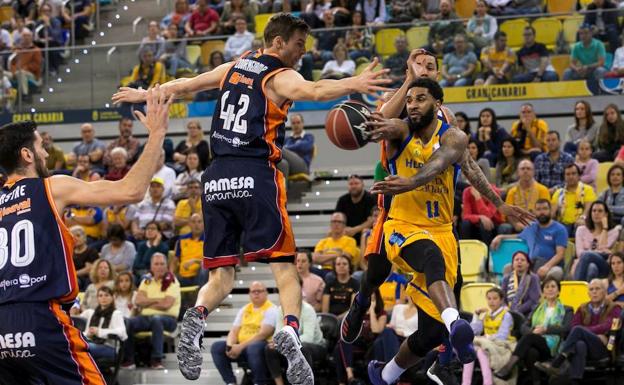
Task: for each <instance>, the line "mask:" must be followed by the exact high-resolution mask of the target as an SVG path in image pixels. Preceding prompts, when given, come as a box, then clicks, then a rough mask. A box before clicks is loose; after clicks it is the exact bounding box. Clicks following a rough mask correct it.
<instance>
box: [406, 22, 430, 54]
mask: <svg viewBox="0 0 624 385" xmlns="http://www.w3.org/2000/svg"><path fill="white" fill-rule="evenodd" d="M428 36H429V26H428V25H426V26H422V27H412V28H410V29H408V30H407V45H408V46H409V49H410V50H412V49H416V48H422V47H424V46H426V45H427V43H429V41H428V40H427V37H428Z"/></svg>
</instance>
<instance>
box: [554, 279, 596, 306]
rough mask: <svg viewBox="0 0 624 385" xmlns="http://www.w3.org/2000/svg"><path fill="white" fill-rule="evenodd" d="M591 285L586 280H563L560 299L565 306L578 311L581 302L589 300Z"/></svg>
mask: <svg viewBox="0 0 624 385" xmlns="http://www.w3.org/2000/svg"><path fill="white" fill-rule="evenodd" d="M588 288H589V285H588V283H587V282H585V281H562V282H561V293H560V294H559V299H561V303H563V304H564V305H565V306H570V307H571V308H573V309H574V311H576V309H578V307H579V306H581V304H584V303H585V302H589V290H588Z"/></svg>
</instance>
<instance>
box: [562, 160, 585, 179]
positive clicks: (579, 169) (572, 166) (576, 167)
mask: <svg viewBox="0 0 624 385" xmlns="http://www.w3.org/2000/svg"><path fill="white" fill-rule="evenodd" d="M569 168H575V169H576V172H577V173H578V174H579V176H580V175H581V174H582V172H581V168H580V167H579V166H578V164H576V163H568V164H566V165H565V166H564V167H563V171H564V172H565V170H567V169H569Z"/></svg>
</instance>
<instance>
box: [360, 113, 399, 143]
mask: <svg viewBox="0 0 624 385" xmlns="http://www.w3.org/2000/svg"><path fill="white" fill-rule="evenodd" d="M405 125H406V123H405V122H403V121H402V120H400V119H386V118H384V116H383V115H382V114H381V113H379V112H373V113H372V114H371V116H370V120H369V121H368V122H366V126H367V127H368V129H369V130H370V131H369V132H370V133H369V135H370V136H369V138H370V140H372V141H374V142H379V141H381V140H388V139H395V138H397V137H399V136H400V135H401V132H402V130H403V129H405V128H406V127H405Z"/></svg>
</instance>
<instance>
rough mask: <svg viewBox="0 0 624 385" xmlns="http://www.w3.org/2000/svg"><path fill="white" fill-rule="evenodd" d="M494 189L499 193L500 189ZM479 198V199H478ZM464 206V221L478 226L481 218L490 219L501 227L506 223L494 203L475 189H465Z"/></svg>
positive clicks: (493, 187) (494, 187)
mask: <svg viewBox="0 0 624 385" xmlns="http://www.w3.org/2000/svg"><path fill="white" fill-rule="evenodd" d="M492 189H493V190H494V191H496V192H497V193H499V191H498V188H496V186H494V185H492ZM477 196H478V198H477ZM462 201H463V202H464V204H463V209H464V211H463V215H462V216H463V219H464V220H466V221H469V222H470V223H472V224H473V225H478V224H479V222H480V221H481V216H485V217H488V218H490V219H491V220H492V222H494V224H495V225H500V224H501V223H503V222H505V221H504V219H503V215H502V214H501V213H499V212H498V210H496V206H494V203H492V202H490V201H489V200H487V199H486V198H485V197H483V196H481V194H479V193H478V192H477V191H476V190H475V189H474V188H472V187H468V188H466V189H464V193H463V195H462Z"/></svg>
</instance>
